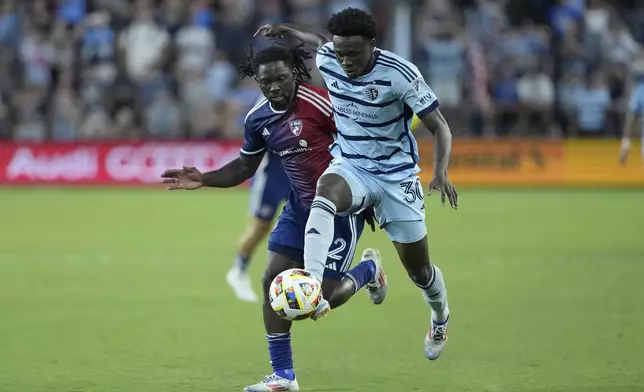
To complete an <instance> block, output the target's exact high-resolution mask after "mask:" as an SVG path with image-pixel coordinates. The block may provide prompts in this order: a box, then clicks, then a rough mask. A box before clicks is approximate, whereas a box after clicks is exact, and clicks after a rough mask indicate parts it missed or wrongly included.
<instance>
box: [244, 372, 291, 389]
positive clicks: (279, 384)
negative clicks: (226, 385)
mask: <svg viewBox="0 0 644 392" xmlns="http://www.w3.org/2000/svg"><path fill="white" fill-rule="evenodd" d="M299 390H300V385H299V384H298V383H297V380H296V379H295V380H293V381H291V380H289V379H287V378H283V377H280V376H278V375H276V374H271V375H270V376H266V378H265V379H264V380H262V381H260V382H258V383H257V384H255V385H249V386H247V387H246V388H244V391H245V392H267V391H269V392H275V391H299Z"/></svg>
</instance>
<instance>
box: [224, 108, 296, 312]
mask: <svg viewBox="0 0 644 392" xmlns="http://www.w3.org/2000/svg"><path fill="white" fill-rule="evenodd" d="M262 98H263V97H262ZM259 102H261V100H260V101H258V103H259ZM290 190H291V183H290V182H289V180H288V176H287V175H286V173H284V168H282V163H281V159H280V157H278V156H277V155H275V154H271V153H268V154H266V155H265V156H264V160H263V161H262V163H261V164H260V165H259V168H257V172H256V173H255V175H254V176H253V177H252V178H251V184H250V213H251V215H252V220H251V222H250V225H249V226H248V227H247V228H246V230H245V231H244V234H242V236H241V238H240V239H239V240H238V241H237V254H236V256H235V262H234V263H233V266H232V268H231V269H230V270H229V271H228V273H227V274H226V282H228V285H229V286H230V287H231V288H232V289H233V292H234V293H235V295H236V296H237V298H239V299H240V300H242V301H245V302H256V301H257V294H255V291H254V290H253V286H252V285H251V282H250V278H249V276H248V266H249V264H250V260H251V257H252V255H253V253H254V252H255V248H257V245H259V243H260V242H261V241H262V240H263V239H264V238H266V236H267V235H268V233H269V232H270V231H271V225H272V223H273V219H274V218H275V215H276V213H277V210H278V208H279V206H280V204H282V202H283V201H286V199H287V198H288V193H289V191H290Z"/></svg>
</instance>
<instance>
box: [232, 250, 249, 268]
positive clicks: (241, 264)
mask: <svg viewBox="0 0 644 392" xmlns="http://www.w3.org/2000/svg"><path fill="white" fill-rule="evenodd" d="M248 264H250V257H241V256H240V255H239V254H237V255H236V256H235V265H236V266H237V268H239V269H240V270H241V271H242V272H246V270H247V269H248Z"/></svg>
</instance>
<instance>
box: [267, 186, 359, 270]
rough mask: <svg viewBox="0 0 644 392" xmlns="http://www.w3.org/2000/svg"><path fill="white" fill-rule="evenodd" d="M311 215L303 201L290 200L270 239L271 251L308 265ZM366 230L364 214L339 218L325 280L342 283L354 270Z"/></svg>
mask: <svg viewBox="0 0 644 392" xmlns="http://www.w3.org/2000/svg"><path fill="white" fill-rule="evenodd" d="M309 213H310V210H309V209H308V208H306V207H304V206H303V205H302V204H300V202H299V201H297V200H293V199H289V201H288V202H287V203H286V206H285V207H284V210H283V211H282V214H281V215H280V217H279V220H278V221H277V225H275V228H274V229H273V232H272V233H271V235H270V237H269V238H268V250H269V251H272V252H275V253H277V254H280V255H282V256H284V257H287V258H289V259H291V260H293V261H295V262H297V263H300V264H301V265H302V266H304V231H305V227H306V221H307V220H308V218H309ZM363 229H364V217H363V216H362V215H355V214H352V215H348V216H345V217H340V216H336V217H335V236H334V238H333V242H332V243H331V247H330V248H329V254H328V257H327V262H326V269H325V270H324V277H325V278H329V279H333V280H342V278H343V277H344V274H345V273H346V272H347V271H348V270H349V268H350V267H351V263H352V262H353V256H354V255H355V253H356V246H357V245H358V239H359V238H360V235H361V234H362V230H363Z"/></svg>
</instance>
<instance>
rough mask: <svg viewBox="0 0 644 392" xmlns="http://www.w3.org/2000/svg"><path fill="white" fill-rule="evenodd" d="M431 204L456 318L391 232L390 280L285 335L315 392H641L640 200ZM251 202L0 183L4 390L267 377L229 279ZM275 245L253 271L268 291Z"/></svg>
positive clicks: (630, 194) (255, 308)
mask: <svg viewBox="0 0 644 392" xmlns="http://www.w3.org/2000/svg"><path fill="white" fill-rule="evenodd" d="M439 204H440V203H439V199H438V196H432V197H431V198H429V199H427V205H428V208H427V213H428V217H429V219H428V228H429V233H430V248H431V254H432V258H433V260H434V261H435V262H436V263H437V264H438V265H440V266H441V268H442V270H443V272H444V274H445V277H446V279H447V284H448V289H449V298H450V307H451V309H452V323H451V326H450V342H449V343H448V345H447V349H446V351H445V352H444V354H443V356H442V357H441V358H440V359H439V360H438V361H436V362H430V361H428V360H426V359H425V357H424V356H423V337H424V334H425V333H426V329H427V325H428V319H429V311H428V309H427V308H426V305H425V304H424V302H423V300H422V299H421V296H420V294H419V292H418V290H417V289H416V288H415V287H414V286H413V285H412V284H411V283H410V281H409V280H408V279H407V277H406V275H405V273H404V271H403V269H402V267H401V266H400V265H399V262H398V261H397V259H396V258H395V255H394V251H393V247H392V246H391V245H390V244H389V243H388V242H387V240H386V237H385V235H384V233H382V232H378V233H374V234H372V233H367V234H366V235H365V236H364V237H363V240H362V241H361V243H360V245H359V249H362V248H364V247H366V246H377V247H379V248H381V250H382V253H383V257H384V261H385V265H386V267H387V268H388V273H389V281H390V289H389V296H388V298H387V300H386V301H385V302H384V304H382V305H381V306H379V307H375V306H373V305H371V304H370V302H369V301H368V299H367V298H366V295H364V294H363V293H359V295H358V296H357V297H356V298H354V299H353V300H352V302H350V303H349V304H347V305H346V307H345V308H341V309H338V310H337V311H334V312H331V314H330V316H329V317H327V318H325V319H323V320H321V321H320V322H318V323H313V322H311V321H301V322H299V323H297V324H296V326H295V328H294V331H293V339H294V352H295V365H296V372H297V375H298V379H299V381H300V385H301V387H302V389H303V390H306V391H386V392H406V391H444V392H459V391H477V392H478V391H490V392H501V391H507V392H522V391H566V392H573V391H575V392H577V391H579V392H582V391H583V392H588V391H610V392H627V391H628V392H636V391H644V339H642V332H644V315H643V313H642V309H641V308H640V305H641V304H642V303H643V302H644V288H643V287H644V286H643V284H642V281H643V279H644V191H589V190H577V191H546V190H537V191H527V190H525V191H473V190H470V191H468V190H464V191H462V195H461V208H460V210H459V211H458V212H454V211H451V210H449V209H448V208H441V207H440V206H439ZM246 205H247V194H246V192H245V191H212V190H203V191H198V192H192V193H188V192H164V191H163V190H161V189H157V190H125V189H121V190H107V189H104V190H84V189H74V190H56V189H36V188H35V189H7V188H4V189H0V211H1V212H2V215H1V218H0V219H1V220H0V222H1V223H0V232H1V239H0V391H1V392H32V391H42V392H72V391H74V392H75V391H79V392H89V391H93V392H120V391H123V392H134V391H137V392H139V391H150V392H165V391H168V392H183V391H204V392H205V391H241V389H242V388H243V387H244V386H245V385H247V384H249V383H254V382H257V381H258V380H259V379H260V378H261V377H262V376H263V375H264V374H268V373H270V364H269V363H268V354H267V350H266V341H265V337H264V331H263V325H262V322H261V314H260V307H259V305H253V304H243V303H239V302H236V300H235V299H234V297H233V295H232V293H231V292H230V291H229V290H228V287H227V286H226V284H225V281H224V274H225V272H226V270H227V269H228V268H229V267H230V265H231V263H232V259H233V255H234V245H235V241H236V238H237V235H238V234H239V233H240V232H241V231H242V230H243V228H244V226H245V224H246V221H247V218H246ZM264 254H265V246H264V247H262V249H260V250H259V251H258V253H257V254H256V257H255V261H254V264H253V266H252V271H251V273H252V275H253V277H254V278H255V281H256V284H257V285H256V286H257V288H259V278H260V275H261V272H262V269H263V266H264V263H265V257H264Z"/></svg>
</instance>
